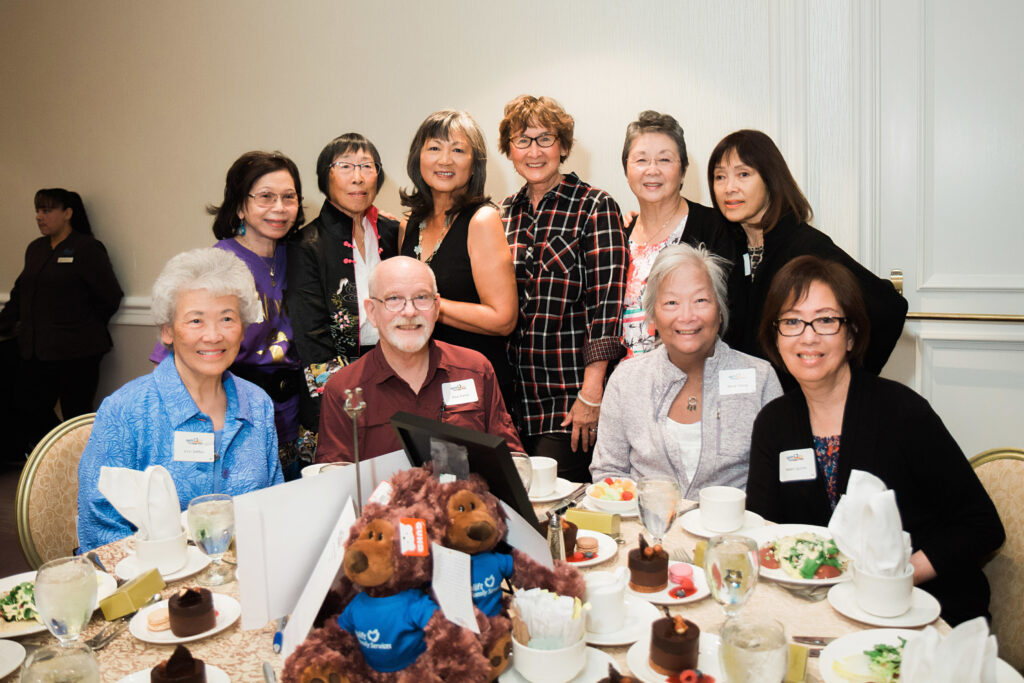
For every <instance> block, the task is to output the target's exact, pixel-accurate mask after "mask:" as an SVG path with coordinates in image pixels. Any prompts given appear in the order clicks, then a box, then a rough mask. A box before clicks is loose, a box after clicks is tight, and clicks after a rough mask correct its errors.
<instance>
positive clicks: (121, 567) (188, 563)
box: [114, 545, 210, 582]
mask: <svg viewBox="0 0 1024 683" xmlns="http://www.w3.org/2000/svg"><path fill="white" fill-rule="evenodd" d="M186 557H187V558H188V559H186V560H185V566H184V567H182V568H181V569H179V570H177V571H173V572H171V573H170V574H161V576H163V577H164V581H168V582H170V581H177V580H178V579H184V578H185V577H186V576H192V575H193V574H195V573H196V572H198V571H202V570H203V569H205V568H206V565H208V564H210V558H209V556H207V555H204V554H203V551H202V550H200V549H199V548H197V547H195V546H194V545H190V546H188V552H187V553H186ZM143 569H149V567H142V566H140V565H139V561H138V558H136V556H135V555H134V554H132V555H129V556H128V557H126V558H124V559H123V560H121V561H120V562H118V563H117V566H116V567H114V573H115V574H117V576H118V578H120V579H124V580H125V581H131V580H132V579H134V578H135V577H136V576H138V575H139V574H140V573H142V570H143Z"/></svg>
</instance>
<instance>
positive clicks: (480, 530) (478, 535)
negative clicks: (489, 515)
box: [466, 522, 494, 541]
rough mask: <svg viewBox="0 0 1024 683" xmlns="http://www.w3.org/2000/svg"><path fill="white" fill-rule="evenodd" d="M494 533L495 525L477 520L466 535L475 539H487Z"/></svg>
mask: <svg viewBox="0 0 1024 683" xmlns="http://www.w3.org/2000/svg"><path fill="white" fill-rule="evenodd" d="M493 533H494V527H493V526H491V525H490V524H488V523H487V522H476V523H474V524H471V525H470V527H469V529H467V530H466V536H468V537H469V538H470V540H473V541H486V540H487V539H489V538H490V537H491V535H492V534H493Z"/></svg>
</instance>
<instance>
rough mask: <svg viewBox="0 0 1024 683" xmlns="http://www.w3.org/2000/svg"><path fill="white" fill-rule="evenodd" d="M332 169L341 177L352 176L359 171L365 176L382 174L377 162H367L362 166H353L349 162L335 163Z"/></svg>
mask: <svg viewBox="0 0 1024 683" xmlns="http://www.w3.org/2000/svg"><path fill="white" fill-rule="evenodd" d="M331 168H333V169H335V170H337V171H338V173H340V174H341V175H352V174H353V173H355V172H356V170H359V171H360V172H361V173H362V174H363V175H377V174H378V173H380V164H378V163H377V162H375V161H367V162H366V163H362V164H353V163H351V162H348V161H335V162H334V163H333V164H331Z"/></svg>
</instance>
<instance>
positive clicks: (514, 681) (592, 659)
mask: <svg viewBox="0 0 1024 683" xmlns="http://www.w3.org/2000/svg"><path fill="white" fill-rule="evenodd" d="M614 663H615V660H614V659H612V658H611V655H609V654H607V653H605V652H601V651H600V650H595V649H594V648H592V647H588V648H587V663H586V665H585V666H584V667H583V671H580V672H579V673H578V674H576V677H575V678H573V679H571V680H569V682H568V683H597V682H598V681H600V680H601V679H602V678H607V677H608V665H609V664H614ZM498 680H499V681H502V683H526V679H525V678H523V676H522V674H520V673H519V672H518V671H516V669H515V667H514V666H511V665H510V666H509V667H508V669H506V670H505V673H503V674H501V676H498ZM659 683H663V682H662V681H659Z"/></svg>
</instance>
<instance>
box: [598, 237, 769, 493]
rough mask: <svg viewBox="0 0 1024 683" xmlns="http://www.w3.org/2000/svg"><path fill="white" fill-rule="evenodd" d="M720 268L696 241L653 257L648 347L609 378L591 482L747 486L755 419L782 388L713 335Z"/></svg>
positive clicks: (721, 305) (722, 277) (720, 303)
mask: <svg viewBox="0 0 1024 683" xmlns="http://www.w3.org/2000/svg"><path fill="white" fill-rule="evenodd" d="M727 268H728V263H727V262H726V261H725V260H724V259H722V258H720V257H718V256H714V255H712V254H710V253H709V252H708V251H707V250H706V249H705V248H703V247H697V248H694V247H691V246H690V245H688V244H674V245H670V246H666V247H665V248H664V249H662V250H661V252H660V253H659V254H658V257H657V259H655V261H654V265H653V266H651V272H650V274H649V275H648V278H647V289H646V290H645V292H644V298H643V309H644V314H645V315H646V317H647V322H648V323H649V324H651V325H652V326H653V327H654V329H655V331H656V333H657V341H656V346H655V348H654V349H653V350H652V351H650V352H648V353H645V354H642V355H640V356H637V357H635V358H633V359H630V360H627V361H625V362H623V363H622V364H621V365H619V367H618V368H616V369H615V372H613V373H612V376H611V378H610V379H609V380H608V386H607V388H606V389H605V394H604V400H603V401H602V407H601V428H600V430H599V431H598V434H597V447H596V448H595V450H594V462H593V464H592V465H591V466H590V473H591V476H592V477H593V479H594V481H599V480H601V479H603V478H605V477H630V478H632V479H639V478H641V477H649V476H663V477H670V478H673V479H675V480H677V481H678V482H679V485H680V488H681V489H682V491H683V497H684V498H689V499H691V500H693V499H695V498H696V497H697V494H698V493H699V491H700V490H701V489H702V488H703V487H705V486H712V485H723V486H737V487H740V488H743V487H745V486H746V481H747V467H748V464H749V462H750V434H751V430H752V428H753V424H754V418H755V417H757V414H758V412H759V411H760V410H761V407H762V406H764V405H765V404H766V403H768V402H769V401H771V400H772V399H774V398H776V397H777V396H780V395H781V394H782V387H781V386H780V385H779V380H778V377H776V375H775V371H774V370H773V369H772V366H771V365H770V364H769V363H768V362H766V361H763V360H760V359H758V358H754V357H753V356H748V355H746V354H745V353H740V352H739V351H734V350H732V349H730V348H729V347H728V345H726V343H725V342H723V341H722V339H721V335H722V332H723V331H724V330H725V328H726V325H727V324H728V321H729V310H728V308H727V307H726V306H725V300H726V298H725V297H726V277H727Z"/></svg>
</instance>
